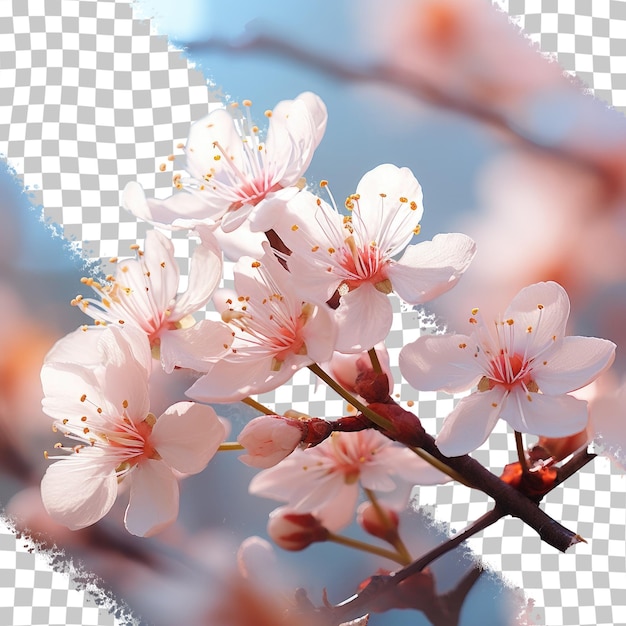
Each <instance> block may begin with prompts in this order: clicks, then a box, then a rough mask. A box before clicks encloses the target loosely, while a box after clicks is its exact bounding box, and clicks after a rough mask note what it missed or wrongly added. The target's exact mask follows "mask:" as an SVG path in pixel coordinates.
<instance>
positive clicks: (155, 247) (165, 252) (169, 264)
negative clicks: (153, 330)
mask: <svg viewBox="0 0 626 626" xmlns="http://www.w3.org/2000/svg"><path fill="white" fill-rule="evenodd" d="M141 260H142V264H139V263H137V265H140V267H141V271H142V274H147V273H149V276H146V277H144V278H143V281H144V283H145V286H146V288H147V289H145V294H146V296H148V297H149V298H150V300H151V301H152V302H153V303H154V305H155V306H156V309H157V311H158V312H159V313H161V312H163V311H165V310H166V309H167V308H168V306H170V305H171V303H172V300H173V299H174V298H175V297H176V293H177V292H178V281H179V277H180V272H179V270H178V263H176V259H175V258H174V245H173V244H172V242H171V241H170V240H169V239H168V238H167V237H166V236H165V235H163V234H162V233H160V232H159V231H158V230H149V231H148V232H147V233H146V241H145V244H144V252H143V256H142V257H141ZM117 278H118V280H119V279H120V278H123V277H121V276H120V275H119V274H118V276H117ZM146 279H147V280H146ZM148 289H149V291H148ZM153 310H154V309H153ZM151 313H152V315H154V312H151Z"/></svg>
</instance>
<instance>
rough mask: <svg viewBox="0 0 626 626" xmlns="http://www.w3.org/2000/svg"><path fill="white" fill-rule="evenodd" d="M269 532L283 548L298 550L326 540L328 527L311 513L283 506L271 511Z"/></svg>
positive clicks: (274, 540) (268, 525)
mask: <svg viewBox="0 0 626 626" xmlns="http://www.w3.org/2000/svg"><path fill="white" fill-rule="evenodd" d="M267 534H268V535H269V536H270V538H271V539H272V541H273V542H274V543H275V544H276V545H277V546H279V547H280V548H282V549H283V550H291V551H298V550H304V549H305V548H308V547H309V546H310V545H311V544H312V543H315V542H318V541H326V539H327V538H328V529H327V528H324V526H322V524H321V523H320V521H319V520H318V519H317V518H315V517H314V516H313V515H311V514H310V513H295V512H293V511H290V510H289V508H288V507H285V506H281V507H279V508H277V509H274V510H273V511H272V512H271V513H270V518H269V521H268V523H267Z"/></svg>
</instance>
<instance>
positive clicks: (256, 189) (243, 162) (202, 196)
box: [124, 92, 327, 232]
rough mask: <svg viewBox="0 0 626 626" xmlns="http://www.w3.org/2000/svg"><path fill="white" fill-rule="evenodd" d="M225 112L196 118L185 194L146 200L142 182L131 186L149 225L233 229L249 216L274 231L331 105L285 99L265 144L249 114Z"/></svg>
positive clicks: (130, 196)
mask: <svg viewBox="0 0 626 626" xmlns="http://www.w3.org/2000/svg"><path fill="white" fill-rule="evenodd" d="M250 105H251V103H250V102H249V101H244V106H245V109H246V114H245V115H244V116H237V117H236V116H234V115H233V114H232V109H231V110H227V109H217V110H215V111H213V112H212V113H210V114H209V115H208V116H206V117H205V118H203V119H201V120H199V121H198V122H196V123H195V124H194V125H193V126H192V127H191V131H190V133H189V139H188V140H187V145H186V148H185V152H186V156H187V166H186V169H187V171H188V173H189V174H190V176H189V177H175V184H176V186H177V187H178V188H179V189H183V190H184V191H181V192H180V193H177V194H174V195H173V196H171V197H170V198H167V199H165V200H157V199H154V198H150V199H146V197H145V195H144V193H143V190H142V189H141V187H140V186H139V185H138V184H137V183H129V184H128V185H127V186H126V189H125V190H124V206H125V207H126V208H127V209H128V210H129V211H130V212H131V213H133V214H134V215H136V216H137V217H140V218H141V219H144V220H146V221H148V222H152V223H157V224H162V225H165V226H168V227H171V228H193V227H195V226H196V225H197V224H199V223H203V224H205V225H208V226H215V225H216V224H220V225H221V228H222V230H224V231H225V232H231V231H233V230H235V229H236V228H238V227H239V226H240V225H241V224H242V223H243V222H244V221H245V220H246V219H248V217H250V219H251V222H252V223H253V224H254V225H255V228H254V230H257V231H259V230H261V231H264V230H268V229H269V228H272V221H273V219H274V214H275V211H276V210H277V208H280V206H282V205H283V204H284V203H285V202H286V201H287V200H288V199H289V198H291V197H293V195H294V194H296V193H297V192H298V190H299V180H300V178H301V176H302V175H303V174H304V172H305V171H306V169H307V168H308V166H309V163H310V162H311V159H312V158H313V153H314V152H315V149H316V148H317V146H318V144H319V142H320V141H321V139H322V137H323V135H324V130H325V129H326V117H327V115H326V107H325V105H324V103H323V102H322V100H321V99H320V98H319V97H318V96H316V95H315V94H313V93H310V92H305V93H302V94H300V95H299V96H297V97H296V99H295V100H284V101H282V102H279V103H278V104H277V105H276V107H275V108H274V110H273V111H268V112H266V115H267V117H269V118H270V124H269V128H268V130H267V137H266V140H265V141H262V140H261V139H260V138H259V129H258V127H257V126H256V125H255V124H254V123H253V122H252V120H251V118H250V113H249V107H250Z"/></svg>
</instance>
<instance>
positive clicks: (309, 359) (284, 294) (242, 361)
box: [187, 244, 337, 402]
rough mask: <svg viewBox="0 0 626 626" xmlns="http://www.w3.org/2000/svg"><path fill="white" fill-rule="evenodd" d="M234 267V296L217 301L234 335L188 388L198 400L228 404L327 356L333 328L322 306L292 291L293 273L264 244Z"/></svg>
mask: <svg viewBox="0 0 626 626" xmlns="http://www.w3.org/2000/svg"><path fill="white" fill-rule="evenodd" d="M265 251H266V252H265V255H264V256H263V257H262V258H261V259H260V260H259V261H257V260H255V259H252V258H250V257H243V258H242V259H241V260H240V261H239V263H237V265H236V266H235V270H234V274H235V291H236V293H237V294H238V295H237V296H236V297H234V298H231V297H226V298H224V300H223V301H217V299H216V307H217V308H218V309H225V310H223V313H222V319H223V320H224V321H226V322H228V325H229V326H230V328H231V330H232V334H233V336H234V338H233V342H232V346H231V349H230V351H229V352H228V353H227V354H226V355H225V356H224V357H222V358H221V359H220V360H219V361H217V362H215V363H210V364H208V366H205V367H204V368H203V371H205V372H206V374H205V375H204V376H202V377H201V378H200V379H199V380H198V381H197V382H196V383H195V384H194V385H193V386H192V387H191V388H190V389H189V390H188V392H187V395H188V396H189V397H190V398H193V399H195V400H198V401H201V402H233V401H235V400H241V399H243V398H245V397H246V396H248V395H250V394H251V393H263V392H265V391H270V390H272V389H275V388H276V387H278V386H280V385H282V384H283V383H285V382H286V381H288V380H289V379H290V378H291V377H292V376H293V373H294V372H295V371H296V370H298V369H300V368H301V367H305V366H307V365H309V364H311V363H318V362H324V361H326V360H328V359H329V358H330V356H331V354H332V352H333V350H334V347H335V338H336V332H337V330H336V327H335V325H334V322H333V319H332V315H331V313H330V311H329V309H327V308H326V307H320V306H315V305H313V304H310V303H308V302H303V300H302V299H301V298H300V297H299V296H297V295H295V293H294V290H293V286H292V276H291V275H290V273H289V272H287V270H285V269H284V268H283V267H282V265H281V264H280V263H279V261H278V260H277V259H276V257H275V256H274V254H273V252H272V251H271V249H270V248H269V245H268V244H266V246H265Z"/></svg>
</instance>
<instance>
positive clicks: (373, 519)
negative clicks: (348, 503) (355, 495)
mask: <svg viewBox="0 0 626 626" xmlns="http://www.w3.org/2000/svg"><path fill="white" fill-rule="evenodd" d="M357 521H358V522H359V525H360V526H361V528H363V530H364V531H365V532H366V533H369V534H370V535H372V536H373V537H378V538H379V539H383V540H384V541H393V540H394V539H395V538H397V536H398V525H399V523H400V520H399V517H398V513H397V511H394V510H393V509H390V508H387V507H385V506H382V505H379V510H377V509H376V507H375V506H374V505H373V504H372V503H371V502H363V503H362V504H361V506H359V508H358V510H357Z"/></svg>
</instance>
